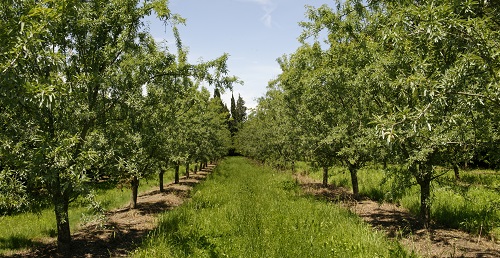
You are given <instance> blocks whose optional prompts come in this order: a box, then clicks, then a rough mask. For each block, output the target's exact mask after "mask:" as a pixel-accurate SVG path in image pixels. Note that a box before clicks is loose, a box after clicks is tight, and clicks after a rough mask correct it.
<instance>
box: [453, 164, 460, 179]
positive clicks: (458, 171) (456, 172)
mask: <svg viewBox="0 0 500 258" xmlns="http://www.w3.org/2000/svg"><path fill="white" fill-rule="evenodd" d="M453 172H455V180H456V181H460V170H459V168H458V164H454V165H453Z"/></svg>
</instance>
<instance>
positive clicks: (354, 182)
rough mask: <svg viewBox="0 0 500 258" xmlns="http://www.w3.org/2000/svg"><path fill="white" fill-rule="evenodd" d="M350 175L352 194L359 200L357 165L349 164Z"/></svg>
mask: <svg viewBox="0 0 500 258" xmlns="http://www.w3.org/2000/svg"><path fill="white" fill-rule="evenodd" d="M349 173H350V174H351V183H352V193H353V194H354V198H355V199H358V198H359V184H358V168H357V167H356V166H355V165H351V164H349Z"/></svg>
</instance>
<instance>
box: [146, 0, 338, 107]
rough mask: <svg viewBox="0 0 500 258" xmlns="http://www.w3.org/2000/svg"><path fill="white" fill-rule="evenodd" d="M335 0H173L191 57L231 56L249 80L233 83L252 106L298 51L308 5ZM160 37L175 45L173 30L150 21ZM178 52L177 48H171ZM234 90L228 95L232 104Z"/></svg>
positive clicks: (232, 63) (237, 69)
mask: <svg viewBox="0 0 500 258" xmlns="http://www.w3.org/2000/svg"><path fill="white" fill-rule="evenodd" d="M333 3H334V1H333V0H330V1H326V0H323V1H319V0H307V1H306V0H170V1H169V8H170V10H171V11H172V12H173V13H177V14H179V15H181V16H182V17H183V18H186V20H187V21H186V25H185V26H180V27H179V31H180V35H181V39H182V41H183V44H184V45H185V46H187V47H188V48H189V61H190V62H191V63H197V62H198V61H199V60H200V59H203V60H210V59H214V58H216V57H219V56H221V55H222V54H224V53H228V54H229V55H230V57H229V60H228V67H229V70H230V73H231V74H232V75H235V76H237V77H239V78H240V79H241V80H243V81H244V85H235V86H234V89H233V91H234V96H235V98H237V97H238V94H241V96H242V98H243V99H244V100H245V102H246V106H247V107H255V106H256V103H257V102H256V98H258V97H261V96H263V95H264V94H265V92H266V87H267V84H268V82H269V81H270V80H272V79H274V78H275V77H276V76H277V75H278V74H279V73H280V72H281V70H280V68H279V65H278V63H277V62H276V59H277V58H278V57H281V56H282V55H283V54H291V53H293V52H295V50H296V49H297V47H299V43H298V41H297V38H298V36H299V35H300V33H301V32H302V28H301V27H300V26H299V25H298V23H299V22H300V21H304V20H305V16H304V14H305V10H306V9H305V5H311V6H315V7H318V6H321V5H322V4H329V5H332V4H333ZM149 23H150V24H149V26H150V29H151V33H152V34H153V36H154V37H155V38H156V39H157V40H167V41H168V42H169V43H174V40H173V37H172V35H171V32H170V31H169V30H170V28H167V29H165V26H164V25H163V24H162V23H161V22H160V21H156V20H154V19H151V21H150V22H149ZM172 51H175V49H172ZM230 97H231V92H226V94H224V96H223V100H224V102H225V103H227V104H229V99H230Z"/></svg>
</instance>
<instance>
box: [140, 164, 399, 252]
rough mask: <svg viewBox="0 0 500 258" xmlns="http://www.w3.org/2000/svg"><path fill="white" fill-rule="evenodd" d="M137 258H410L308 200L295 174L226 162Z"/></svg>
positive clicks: (167, 218)
mask: <svg viewBox="0 0 500 258" xmlns="http://www.w3.org/2000/svg"><path fill="white" fill-rule="evenodd" d="M134 256H135V257H391V256H393V257H405V256H407V254H406V253H405V251H404V250H403V249H402V247H401V246H400V245H399V244H398V243H396V242H392V241H389V240H388V239H387V238H386V237H385V236H384V234H383V233H381V232H376V231H373V230H372V229H371V228H370V227H369V226H368V225H367V224H365V223H363V222H362V221H361V220H360V219H359V218H358V217H357V216H355V215H353V214H351V213H349V212H348V211H346V210H344V209H342V208H340V207H339V206H337V205H335V204H331V203H327V202H324V201H320V200H316V199H314V198H311V197H306V196H303V195H302V194H301V190H300V187H299V186H298V184H297V183H296V182H295V181H294V180H293V178H292V177H291V175H290V174H287V173H280V172H276V171H275V170H272V169H270V168H267V167H263V166H257V165H254V164H252V162H251V161H249V160H247V159H245V158H242V157H232V158H228V159H226V160H225V161H224V162H222V163H221V164H220V165H219V166H218V167H217V168H216V170H215V172H214V173H213V174H212V175H211V176H210V180H207V181H205V182H203V183H202V184H201V185H198V186H197V187H196V188H195V190H194V194H193V198H192V200H191V201H190V202H188V203H185V204H184V205H183V206H181V207H179V208H177V209H176V210H173V211H170V212H168V213H165V214H164V215H162V217H161V219H160V222H159V227H158V228H157V229H156V230H155V231H153V232H151V233H150V235H149V238H148V239H147V240H146V241H145V242H144V243H143V247H142V248H141V249H140V250H138V251H136V252H135V253H134Z"/></svg>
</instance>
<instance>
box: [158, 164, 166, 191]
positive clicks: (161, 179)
mask: <svg viewBox="0 0 500 258" xmlns="http://www.w3.org/2000/svg"><path fill="white" fill-rule="evenodd" d="M164 174H165V171H164V170H163V169H160V173H159V174H158V179H159V182H160V192H163V191H165V189H164V188H163V175H164Z"/></svg>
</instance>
